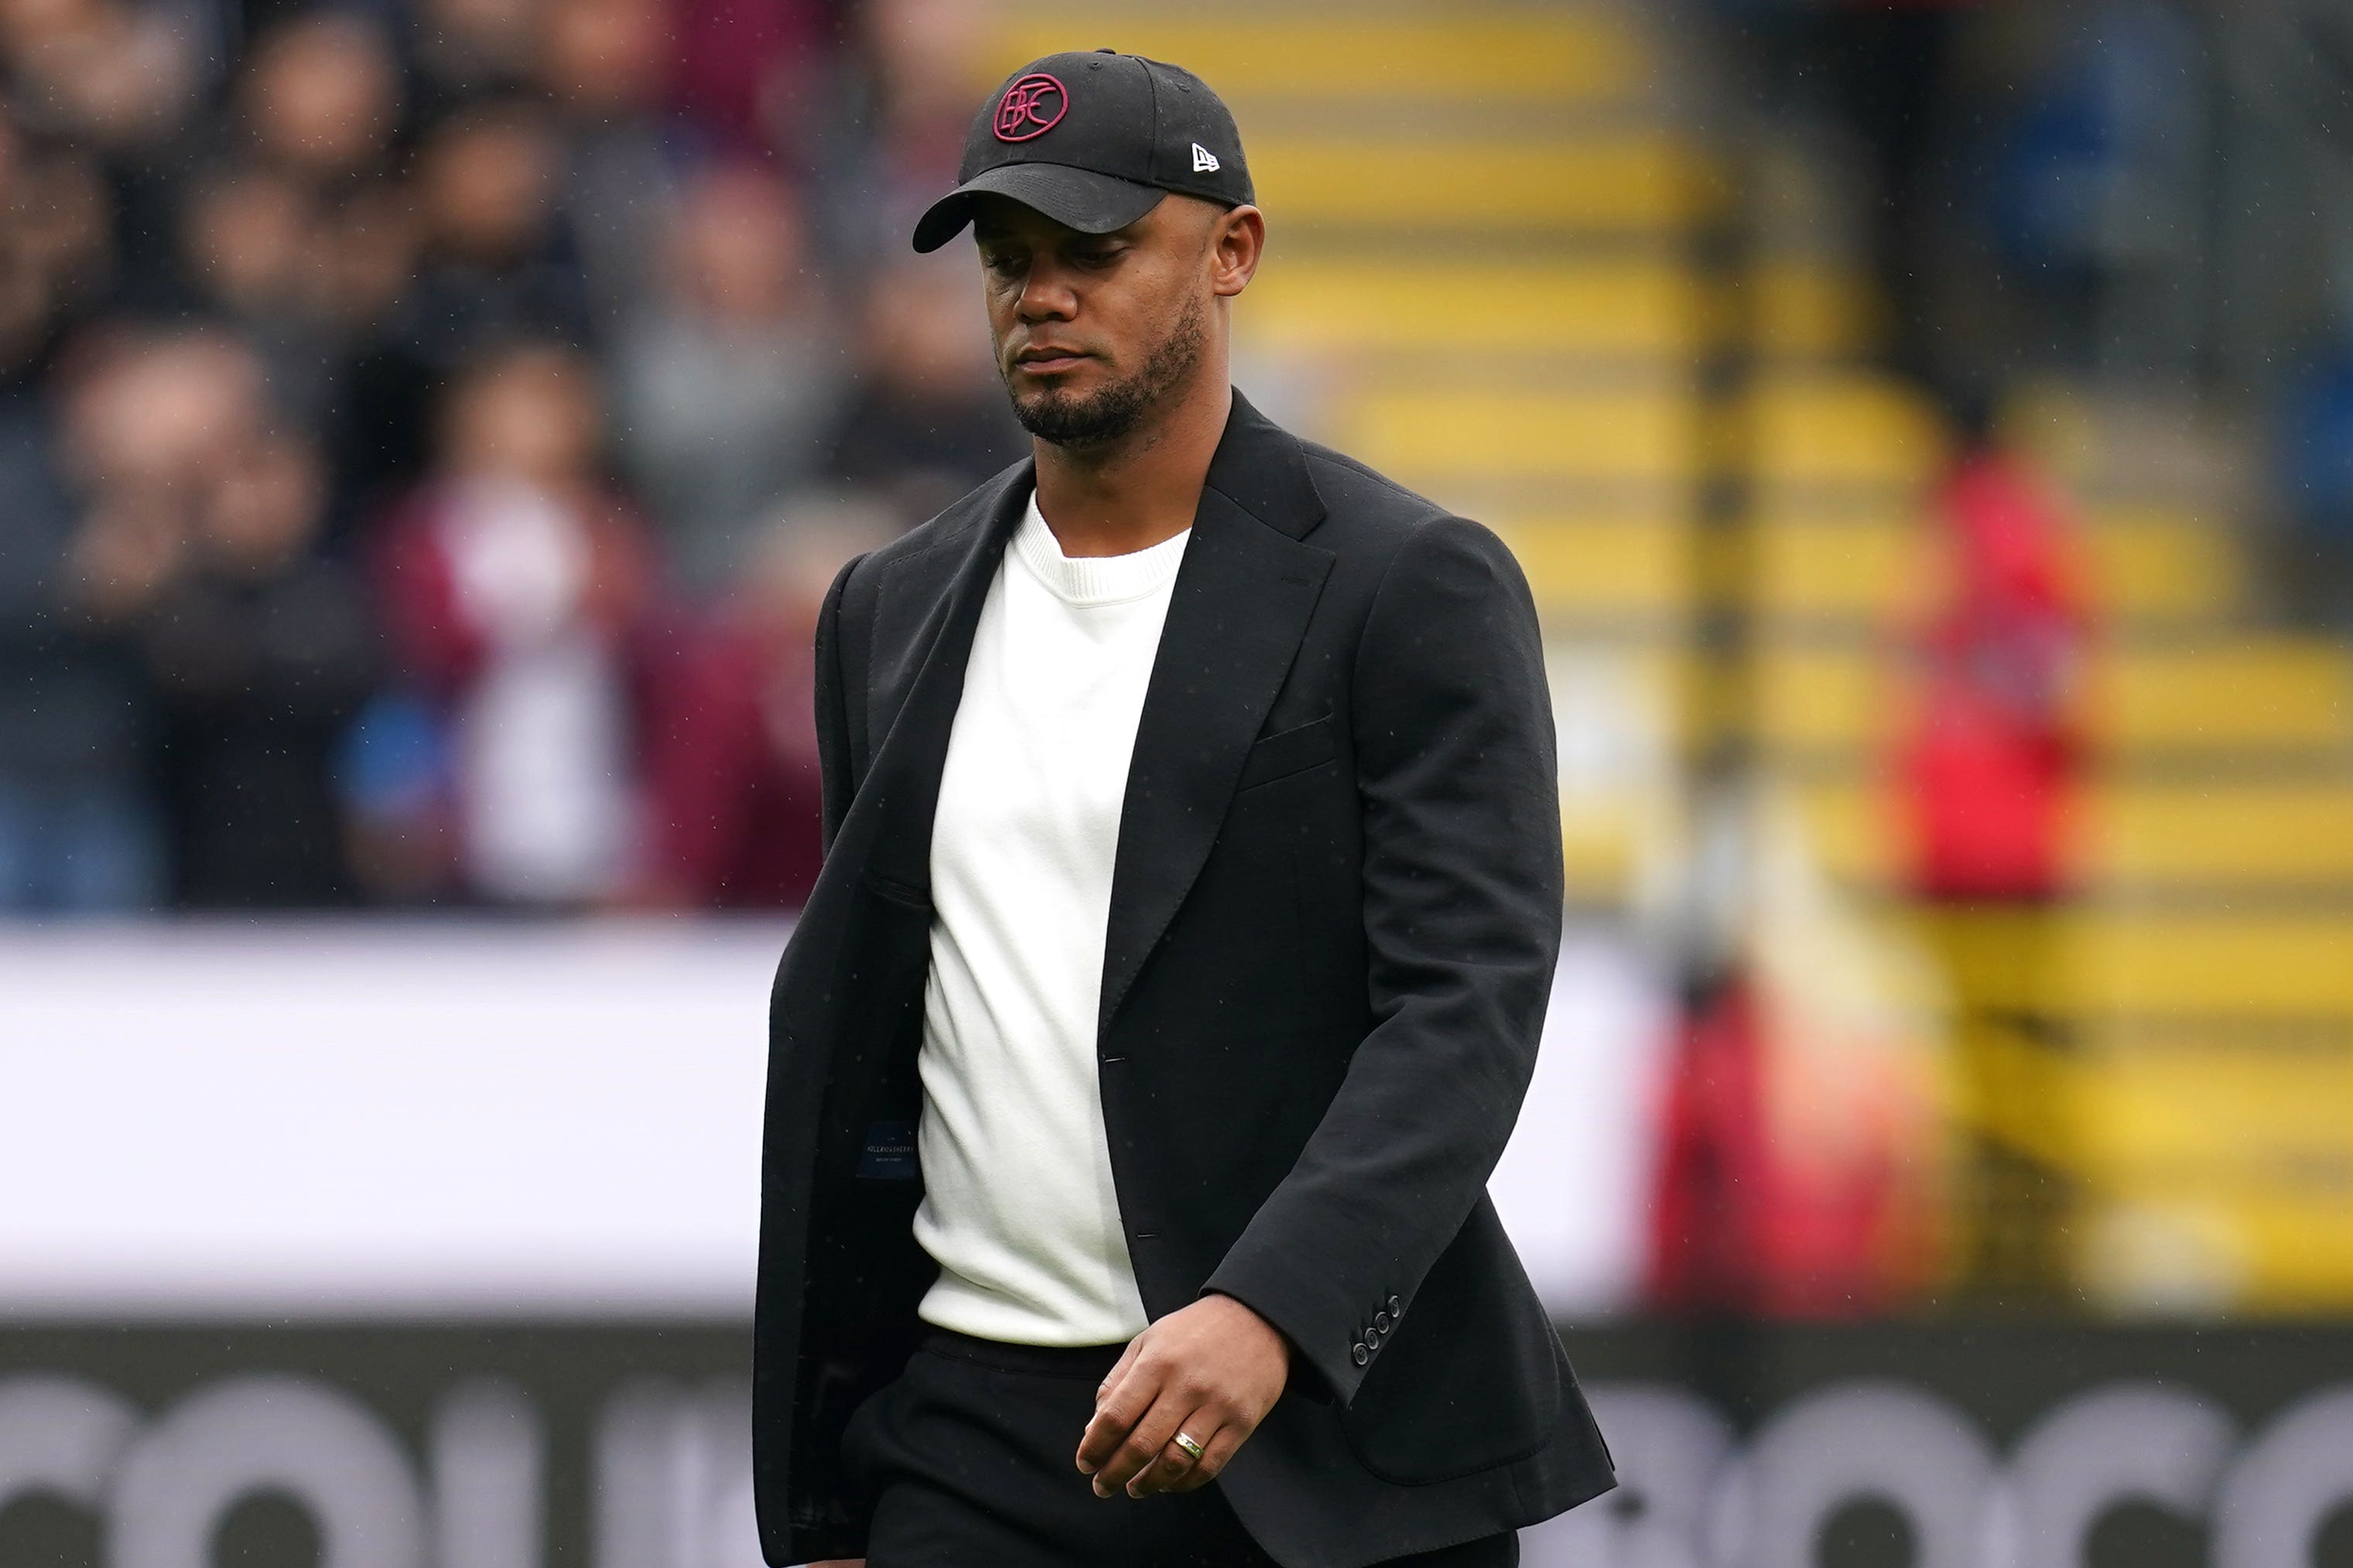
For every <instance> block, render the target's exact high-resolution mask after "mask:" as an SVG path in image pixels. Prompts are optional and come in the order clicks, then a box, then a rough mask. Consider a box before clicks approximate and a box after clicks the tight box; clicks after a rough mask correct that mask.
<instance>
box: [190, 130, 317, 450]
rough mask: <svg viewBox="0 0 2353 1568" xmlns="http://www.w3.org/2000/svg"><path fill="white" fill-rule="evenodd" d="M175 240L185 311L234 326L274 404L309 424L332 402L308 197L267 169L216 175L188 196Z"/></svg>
mask: <svg viewBox="0 0 2353 1568" xmlns="http://www.w3.org/2000/svg"><path fill="white" fill-rule="evenodd" d="M180 233H181V241H180V243H181V251H182V256H183V258H184V261H185V269H186V275H187V282H188V286H189V290H190V292H191V294H192V295H193V296H194V299H193V301H192V302H193V303H194V304H195V306H196V307H197V308H199V309H201V310H203V311H205V313H206V314H208V315H213V316H217V317H220V318H222V319H225V320H227V321H232V322H234V323H235V324H236V326H237V331H239V332H240V333H241V334H243V335H244V337H245V338H246V339H247V340H248V342H251V343H252V344H253V345H254V347H255V348H256V350H258V351H259V353H260V354H261V356H262V360H263V362H264V363H265V364H266V365H267V367H268V370H269V387H270V392H271V395H272V396H273V398H274V400H275V401H276V402H277V403H278V405H280V407H282V408H284V409H286V410H287V411H288V412H289V413H290V415H292V416H294V417H295V418H297V419H298V420H300V421H301V422H302V423H304V424H306V425H308V424H312V423H315V422H316V421H317V420H318V419H319V418H320V416H322V414H323V413H324V412H325V410H326V408H327V406H328V405H329V403H330V402H331V401H332V396H333V372H334V347H335V345H334V342H333V321H332V310H330V308H329V302H328V300H327V298H326V294H325V287H324V285H325V282H326V278H325V273H324V269H323V268H322V267H321V265H320V261H321V256H320V249H321V240H322V222H321V218H320V214H319V210H318V205H317V202H316V200H315V198H313V197H312V195H311V193H310V192H309V191H307V190H306V189H304V188H303V186H302V185H301V184H300V183H298V182H297V181H295V180H293V179H291V178H290V177H288V176H287V175H284V174H279V173H277V172H276V171H274V170H269V169H266V168H261V167H259V166H248V167H228V168H224V169H222V170H220V171H219V172H217V173H216V174H212V175H210V176H209V177H207V178H206V179H204V180H202V181H200V182H199V183H198V184H196V186H195V189H194V190H193V191H192V192H191V193H190V194H189V196H188V199H187V203H186V205H185V208H184V209H183V213H182V223H181V231H180Z"/></svg>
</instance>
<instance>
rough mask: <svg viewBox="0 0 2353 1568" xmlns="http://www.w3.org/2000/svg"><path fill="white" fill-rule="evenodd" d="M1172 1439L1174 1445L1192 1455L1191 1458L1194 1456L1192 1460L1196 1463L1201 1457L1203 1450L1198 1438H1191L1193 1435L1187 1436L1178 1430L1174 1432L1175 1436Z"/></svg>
mask: <svg viewBox="0 0 2353 1568" xmlns="http://www.w3.org/2000/svg"><path fill="white" fill-rule="evenodd" d="M1172 1440H1173V1441H1174V1442H1175V1443H1176V1446H1177V1447H1180V1448H1182V1449H1184V1450H1185V1451H1186V1452H1187V1453H1188V1454H1190V1455H1192V1456H1193V1458H1194V1461H1195V1462H1196V1463H1198V1462H1199V1460H1200V1458H1201V1455H1202V1453H1203V1451H1204V1450H1203V1449H1202V1447H1201V1445H1200V1442H1199V1440H1198V1439H1197V1438H1193V1437H1188V1436H1186V1435H1185V1434H1184V1433H1182V1432H1179V1433H1177V1434H1176V1437H1175V1438H1174V1439H1172Z"/></svg>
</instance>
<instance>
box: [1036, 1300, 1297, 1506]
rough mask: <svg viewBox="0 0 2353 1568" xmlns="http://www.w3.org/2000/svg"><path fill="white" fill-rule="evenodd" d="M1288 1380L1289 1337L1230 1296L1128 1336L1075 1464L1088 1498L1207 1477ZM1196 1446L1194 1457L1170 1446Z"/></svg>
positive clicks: (1174, 1488) (1144, 1492)
mask: <svg viewBox="0 0 2353 1568" xmlns="http://www.w3.org/2000/svg"><path fill="white" fill-rule="evenodd" d="M1290 1377H1291V1342H1290V1341H1288V1340H1286V1339H1284V1338H1283V1337H1282V1332H1281V1331H1279V1330H1277V1329H1276V1328H1275V1327H1274V1325H1273V1324H1271V1323H1270V1322H1268V1321H1266V1320H1265V1319H1264V1318H1261V1317H1260V1316H1259V1315H1258V1314H1257V1313H1256V1312H1253V1311H1251V1310H1250V1309H1249V1308H1248V1307H1245V1306H1243V1305H1242V1304H1241V1303H1240V1301H1237V1300H1234V1299H1233V1298H1232V1297H1231V1296H1220V1295H1216V1294H1211V1295H1208V1296H1204V1297H1202V1298H1201V1299H1200V1300H1198V1301H1196V1302H1194V1303H1193V1304H1192V1305H1191V1306H1189V1307H1185V1308H1182V1309H1180V1310H1176V1311H1174V1312H1171V1313H1169V1314H1168V1315H1167V1316H1166V1317H1165V1318H1163V1319H1161V1320H1160V1321H1158V1322H1156V1323H1155V1324H1153V1325H1152V1326H1151V1327H1150V1328H1148V1329H1146V1330H1145V1331H1143V1332H1142V1333H1140V1334H1138V1335H1136V1336H1135V1338H1134V1339H1132V1340H1130V1341H1129V1342H1127V1349H1126V1351H1125V1352H1124V1353H1123V1354H1122V1355H1121V1356H1120V1358H1119V1364H1118V1365H1116V1366H1114V1367H1113V1368H1112V1369H1111V1375H1109V1376H1108V1377H1106V1378H1104V1379H1103V1386H1102V1387H1101V1388H1099V1389H1097V1390H1096V1391H1095V1415H1094V1419H1093V1420H1092V1421H1090V1422H1088V1423H1087V1430H1086V1434H1085V1436H1082V1437H1081V1438H1080V1440H1079V1456H1078V1459H1079V1468H1080V1470H1081V1471H1082V1472H1083V1473H1085V1474H1087V1475H1091V1476H1092V1477H1094V1488H1095V1495H1096V1496H1097V1497H1109V1496H1111V1495H1112V1494H1113V1492H1114V1491H1116V1490H1118V1489H1121V1488H1124V1489H1126V1491H1127V1494H1128V1496H1130V1497H1148V1496H1150V1495H1151V1494H1152V1493H1154V1492H1162V1491H1166V1492H1188V1491H1191V1490H1192V1489H1194V1488H1196V1487H1199V1486H1206V1485H1208V1483H1209V1482H1210V1481H1212V1480H1215V1479H1217V1476H1218V1472H1219V1471H1220V1470H1222V1469H1224V1468H1226V1461H1228V1460H1229V1459H1231V1458H1233V1457H1234V1450H1235V1449H1237V1448H1239V1447H1241V1446H1242V1443H1243V1441H1244V1440H1245V1439H1247V1438H1248V1437H1249V1436H1250V1434H1251V1433H1252V1432H1254V1431H1256V1430H1257V1429H1258V1424H1259V1423H1260V1422H1261V1421H1263V1420H1265V1419H1266V1413H1267V1412H1268V1411H1270V1410H1271V1409H1273V1408H1274V1402H1275V1400H1276V1399H1277V1398H1278V1397H1280V1396H1281V1394H1282V1386H1283V1384H1285V1383H1286V1382H1288V1381H1289V1380H1290ZM1179 1432H1182V1433H1184V1434H1185V1435H1186V1436H1188V1437H1190V1438H1192V1439H1194V1440H1195V1441H1196V1442H1198V1443H1199V1444H1200V1445H1201V1448H1202V1452H1201V1457H1200V1458H1198V1459H1196V1458H1194V1457H1193V1456H1192V1455H1191V1454H1189V1453H1187V1451H1186V1450H1185V1449H1183V1448H1182V1447H1178V1446H1177V1444H1176V1434H1177V1433H1179Z"/></svg>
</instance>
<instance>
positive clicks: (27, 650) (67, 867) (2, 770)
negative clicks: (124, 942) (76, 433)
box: [0, 366, 164, 912]
mask: <svg viewBox="0 0 2353 1568" xmlns="http://www.w3.org/2000/svg"><path fill="white" fill-rule="evenodd" d="M42 368H46V367H45V366H44V367H42ZM59 448H60V442H59V432H58V428H57V419H56V416H55V414H54V412H53V410H52V407H51V406H50V400H49V399H48V398H47V397H45V396H44V395H42V390H41V384H40V383H39V382H38V381H37V380H35V379H33V378H32V377H31V376H28V375H26V374H22V373H20V374H17V375H16V376H13V377H9V378H6V379H5V380H0V910H8V911H12V912H22V911H30V910H72V911H91V910H133V909H146V908H152V907H153V906H154V905H156V904H158V903H160V902H161V901H162V900H163V897H164V847H163V841H162V831H161V825H160V823H159V820H158V818H157V816H156V814H155V811H154V809H153V804H152V801H151V799H150V797H149V796H148V795H147V794H146V791H145V788H144V778H143V774H142V771H141V751H140V748H141V744H142V737H143V735H144V733H145V723H146V720H147V709H146V704H145V701H144V696H145V692H144V689H143V687H142V684H141V683H140V680H139V679H138V672H137V669H136V668H135V667H134V666H133V665H132V662H131V661H130V660H129V659H128V658H125V657H124V656H123V653H122V650H121V649H120V648H119V647H115V646H113V645H112V644H111V643H110V642H109V641H108V640H107V639H106V638H104V637H103V636H90V635H86V633H85V631H84V628H83V626H82V621H81V617H80V616H79V614H77V613H75V612H74V611H73V609H72V607H71V600H70V595H71V592H72V565H71V563H70V562H69V555H68V549H69V542H70V541H71V540H72V537H73V531H74V522H75V504H74V500H73V497H72V495H71V493H70V491H69V488H68V483H67V476H66V475H65V474H64V473H63V472H62V471H61V470H60V468H59V465H58V452H59Z"/></svg>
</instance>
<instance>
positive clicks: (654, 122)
mask: <svg viewBox="0 0 2353 1568" xmlns="http://www.w3.org/2000/svg"><path fill="white" fill-rule="evenodd" d="M674 48H675V40H674V39H673V37H672V36H671V26H670V13H669V10H668V8H667V7H666V6H665V5H664V4H663V0H565V4H563V5H558V6H556V7H555V8H554V10H553V11H551V12H550V13H549V15H548V17H547V40H546V48H545V51H544V53H543V58H542V60H541V66H540V70H541V77H542V79H543V81H544V82H545V84H546V86H547V89H548V90H549V92H551V93H552V94H553V95H554V100H555V108H556V114H557V116H558V118H559V121H560V123H561V126H562V129H563V132H564V140H565V157H566V165H565V175H564V195H563V206H564V211H565V216H566V218H567V219H568V220H569V222H570V224H571V227H572V232H573V235H574V238H575V243H576V244H577V246H578V247H579V253H580V267H581V271H582V274H583V276H584V279H585V280H586V288H587V293H588V300H589V305H590V309H591V312H592V315H593V318H594V321H595V324H596V330H597V331H598V333H599V335H600V337H602V338H607V339H609V336H610V334H611V333H612V332H613V331H615V330H617V326H618V324H619V323H620V321H622V320H623V318H624V317H626V316H627V315H628V314H629V313H630V312H632V311H633V310H635V309H636V307H637V306H638V302H639V301H640V300H642V299H643V297H644V296H645V294H646V293H647V292H648V291H649V289H652V288H653V286H654V280H653V271H654V268H653V263H652V258H653V255H654V252H655V250H656V248H657V242H658V240H659V237H660V235H661V233H662V231H663V228H664V226H665V219H666V217H667V216H668V214H669V212H670V207H671V205H672V204H673V203H674V202H675V201H676V199H677V196H678V187H679V185H680V184H681V176H682V173H683V168H684V165H685V164H686V163H688V162H689V161H690V160H691V159H692V158H693V157H694V156H695V155H696V153H697V151H698V148H697V146H696V143H695V142H694V140H693V139H692V138H691V137H690V136H689V135H688V134H687V133H686V127H685V126H684V124H683V123H682V122H681V121H679V120H678V119H677V118H676V117H674V116H671V115H670V114H668V113H666V112H663V111H662V110H661V102H662V98H663V95H664V93H665V92H666V91H667V90H668V88H669V85H670V66H671V57H672V54H673V51H674Z"/></svg>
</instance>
